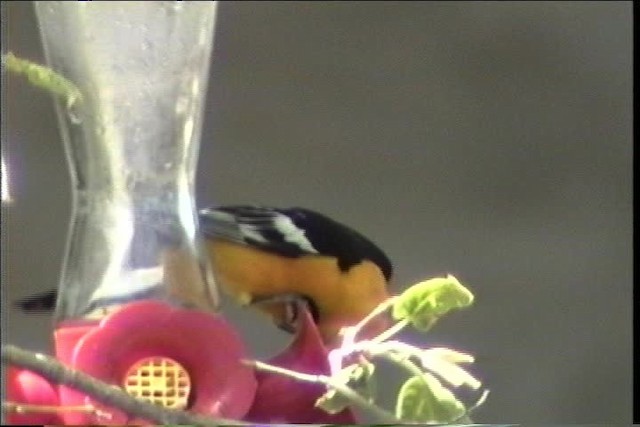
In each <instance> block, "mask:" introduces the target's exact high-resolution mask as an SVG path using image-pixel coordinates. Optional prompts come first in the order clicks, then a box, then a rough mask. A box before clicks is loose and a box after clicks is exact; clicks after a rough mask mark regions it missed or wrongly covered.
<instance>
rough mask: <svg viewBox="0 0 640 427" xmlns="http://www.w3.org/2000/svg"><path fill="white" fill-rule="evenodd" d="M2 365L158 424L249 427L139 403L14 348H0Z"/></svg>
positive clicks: (51, 360)
mask: <svg viewBox="0 0 640 427" xmlns="http://www.w3.org/2000/svg"><path fill="white" fill-rule="evenodd" d="M2 363H3V364H10V365H15V366H18V367H21V368H24V369H28V370H30V371H33V372H36V373H38V374H40V375H41V376H42V377H43V378H45V379H47V380H49V381H51V382H54V383H57V384H61V385H65V386H68V387H71V388H74V389H76V390H79V391H82V392H84V393H86V394H88V395H90V396H91V397H93V398H95V399H96V400H97V401H100V402H101V403H102V404H104V405H106V406H110V407H113V408H117V409H120V410H122V411H124V412H125V413H127V414H129V415H133V416H136V417H140V418H143V419H146V420H149V421H152V422H154V423H157V424H191V425H199V426H208V427H214V426H218V425H248V424H247V423H244V422H241V421H233V420H224V419H212V418H208V417H203V416H201V415H196V414H192V413H189V412H185V411H178V410H175V409H168V408H164V407H162V406H158V405H154V404H152V403H149V402H146V401H143V400H139V399H136V398H134V397H133V396H131V395H130V394H128V393H127V392H125V391H124V390H122V389H121V388H120V387H117V386H114V385H110V384H106V383H104V382H102V381H99V380H97V379H95V378H93V377H92V376H90V375H87V374H85V373H83V372H80V371H78V370H74V369H71V368H68V367H66V366H65V365H63V364H62V363H60V362H59V361H57V360H56V359H54V358H53V357H50V356H46V355H44V354H39V353H32V352H29V351H26V350H23V349H21V348H19V347H16V346H13V345H3V346H2Z"/></svg>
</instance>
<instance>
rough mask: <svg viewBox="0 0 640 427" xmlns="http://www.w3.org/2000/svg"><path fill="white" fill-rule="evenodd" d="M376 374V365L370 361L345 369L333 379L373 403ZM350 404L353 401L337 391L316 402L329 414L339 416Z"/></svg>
mask: <svg viewBox="0 0 640 427" xmlns="http://www.w3.org/2000/svg"><path fill="white" fill-rule="evenodd" d="M374 373H375V365H374V364H373V363H371V362H369V361H363V362H361V363H358V364H353V365H349V366H347V367H345V368H344V369H342V370H341V371H340V372H338V373H337V374H336V375H335V376H334V377H333V379H334V380H336V381H338V382H341V383H343V384H346V385H347V386H349V387H350V388H351V389H353V391H355V392H356V393H358V394H359V395H361V396H362V397H364V398H365V399H367V400H368V401H369V402H373V401H374V400H375V391H376V390H375V381H374V380H375V378H374V376H373V374H374ZM350 404H351V401H350V400H349V399H348V398H346V397H345V396H343V395H342V394H340V393H338V392H337V391H336V390H335V389H331V390H329V391H327V392H326V393H325V394H323V395H322V396H320V398H319V399H318V400H317V401H316V406H317V407H318V408H321V409H323V410H324V411H326V412H328V413H329V414H337V413H338V412H340V411H342V410H343V409H345V408H346V407H347V406H349V405H350Z"/></svg>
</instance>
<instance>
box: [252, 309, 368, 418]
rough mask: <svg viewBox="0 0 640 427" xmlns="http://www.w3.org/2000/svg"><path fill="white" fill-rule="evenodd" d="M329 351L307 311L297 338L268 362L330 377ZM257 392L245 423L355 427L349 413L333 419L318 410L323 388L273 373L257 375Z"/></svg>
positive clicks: (324, 390)
mask: <svg viewBox="0 0 640 427" xmlns="http://www.w3.org/2000/svg"><path fill="white" fill-rule="evenodd" d="M327 356H328V350H327V348H326V347H325V345H324V343H323V342H322V338H321V337H320V333H319V332H318V329H317V327H316V325H315V322H314V321H313V318H312V316H311V314H310V313H309V311H308V310H306V309H304V310H303V312H302V319H301V325H300V328H299V330H298V334H297V336H296V337H295V338H294V340H293V341H292V342H291V344H290V345H289V347H287V348H286V349H285V350H284V351H283V352H282V353H280V354H278V355H277V356H275V357H273V358H272V359H270V360H268V361H267V363H269V364H270V365H275V366H279V367H282V368H287V369H290V370H293V371H298V372H303V373H307V374H316V375H320V374H322V375H329V374H330V367H329V362H328V358H327ZM256 376H257V378H258V390H257V391H256V398H255V401H254V404H253V406H252V407H251V410H250V411H249V413H248V414H247V415H246V417H245V420H247V421H250V422H259V423H292V424H306V423H311V424H355V423H356V419H355V416H354V414H353V412H352V411H351V410H350V409H345V410H343V411H341V412H339V413H337V414H334V415H331V414H329V413H327V412H325V411H323V410H322V409H320V408H316V407H315V402H316V400H318V398H319V397H320V396H322V395H323V394H324V393H325V392H326V387H325V386H324V385H322V384H313V383H306V382H301V381H299V380H296V379H293V378H289V377H285V376H282V375H279V374H274V373H270V372H257V373H256Z"/></svg>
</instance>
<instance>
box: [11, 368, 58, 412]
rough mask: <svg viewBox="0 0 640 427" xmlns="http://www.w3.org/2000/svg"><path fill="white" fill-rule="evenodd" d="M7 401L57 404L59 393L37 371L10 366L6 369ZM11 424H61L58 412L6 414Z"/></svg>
mask: <svg viewBox="0 0 640 427" xmlns="http://www.w3.org/2000/svg"><path fill="white" fill-rule="evenodd" d="M5 373H6V379H5V381H6V382H5V386H6V393H7V397H6V399H7V401H9V402H13V403H24V404H29V405H43V406H57V405H58V393H57V392H56V389H55V387H54V386H53V385H52V384H51V383H49V381H47V380H46V379H44V378H42V377H41V376H40V375H38V374H36V373H35V372H31V371H27V370H25V369H20V368H16V367H15V366H8V367H7V369H6V371H5ZM6 421H7V423H9V424H20V425H40V424H41V425H46V424H49V425H52V424H61V420H60V418H59V417H58V415H57V414H54V413H50V414H37V413H32V414H16V413H9V414H6Z"/></svg>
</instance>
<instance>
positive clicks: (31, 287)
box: [2, 2, 632, 423]
mask: <svg viewBox="0 0 640 427" xmlns="http://www.w3.org/2000/svg"><path fill="white" fill-rule="evenodd" d="M2 7H3V16H2V30H3V40H2V42H3V51H5V50H8V49H10V50H13V51H15V52H16V53H17V54H20V55H22V56H25V57H27V58H30V59H33V60H36V61H42V58H43V57H42V51H41V47H40V41H39V36H38V32H37V28H36V23H35V18H34V13H33V9H32V5H31V4H30V2H2ZM631 12H632V11H631V2H589V3H587V2H584V3H583V2H540V3H537V2H535V3H529V2H516V3H511V2H504V3H502V2H501V3H493V2H455V3H453V2H452V3H443V2H426V3H420V2H411V3H409V2H406V3H385V2H375V3H374V2H371V3H367V2H363V3H361V2H344V3H341V2H338V3H324V2H309V3H303V2H299V3H284V2H274V3H267V2H265V3H252V2H243V3H223V4H221V5H220V9H219V15H218V27H217V30H216V41H215V53H214V61H213V66H212V70H211V81H210V87H209V94H208V106H207V110H206V123H205V125H204V132H203V143H202V147H201V156H200V162H199V170H198V181H197V196H198V203H199V205H201V206H204V205H207V204H211V203H217V204H228V203H244V202H255V203H264V204H271V205H276V206H289V205H300V206H306V207H310V208H315V209H317V210H320V211H322V212H325V213H327V214H329V215H332V216H334V217H335V218H337V219H339V220H341V221H343V222H345V223H347V224H350V225H352V226H354V227H355V228H357V229H359V230H361V231H362V232H363V233H365V234H366V235H368V236H370V237H371V238H372V239H373V240H374V241H376V242H377V243H379V244H380V245H381V246H382V247H383V248H384V249H385V250H386V251H387V252H388V254H389V256H390V257H391V258H392V259H393V260H394V261H395V266H396V272H397V274H396V277H395V284H394V287H395V289H397V290H400V289H402V288H403V287H405V286H407V285H409V284H411V283H413V282H415V281H417V280H420V279H424V278H427V277H432V276H434V275H439V274H442V273H444V272H451V273H453V274H456V275H457V276H458V277H459V278H460V279H461V280H462V281H463V283H466V284H468V285H469V287H470V288H471V289H472V290H473V291H474V293H475V294H476V297H477V300H476V305H475V306H474V307H473V308H472V309H470V310H467V311H464V312H458V313H455V314H452V315H451V316H450V317H448V318H446V319H445V320H443V321H442V322H441V323H440V324H439V325H438V327H437V328H436V329H435V330H434V333H433V334H432V335H431V338H430V341H429V342H430V343H438V344H447V345H451V346H455V347H456V348H459V349H462V350H465V351H469V352H472V353H474V354H475V355H476V356H477V362H476V366H475V368H474V369H475V371H476V372H477V373H478V374H479V375H480V376H481V377H482V378H483V379H484V380H485V381H486V384H487V385H488V386H489V387H490V388H491V390H492V394H491V395H490V397H489V400H488V402H487V403H486V405H485V406H484V407H483V408H481V409H480V410H479V411H478V412H477V414H476V416H475V419H476V420H477V421H479V422H530V423H533V422H535V423H551V422H554V423H588V422H591V423H630V422H631V407H632V400H631V382H632V375H631V374H632V369H631V362H632V353H631V350H632V346H631V328H632V323H631V302H632V252H631V249H632V248H631V242H632V206H631V201H632V198H631V175H632V169H631V165H632V142H631V141H632V139H631V132H632V128H631V125H632V107H631V100H632V96H631V89H632V86H631V82H632V68H631V61H632V59H631V53H632V37H631V29H632V20H631V17H632V14H631ZM3 83H5V84H3V97H4V98H3V104H2V107H3V108H2V109H3V122H2V129H3V152H4V153H5V156H7V158H8V160H9V162H10V167H11V178H12V184H13V193H14V197H15V202H14V203H13V205H12V206H10V207H5V206H3V207H2V262H3V276H2V292H3V294H4V295H3V296H4V298H3V302H2V319H3V322H4V323H3V332H4V334H3V339H4V340H7V341H11V342H14V343H16V344H19V345H23V346H25V347H28V348H32V349H46V348H48V347H47V346H48V345H49V335H50V332H49V329H48V328H49V325H50V319H49V318H48V317H46V316H32V317H27V316H24V315H22V314H20V313H17V312H15V311H13V310H12V309H9V308H7V307H8V306H7V301H10V300H12V299H15V298H16V297H19V296H24V295H27V294H29V293H31V292H33V291H36V290H39V289H44V288H48V287H50V286H52V285H55V284H56V281H57V277H58V274H59V271H60V265H61V256H62V251H63V246H64V240H65V233H66V227H67V222H68V215H69V206H70V198H69V190H68V187H69V181H68V175H67V169H66V164H65V159H64V154H63V150H62V145H61V143H60V138H59V136H58V135H59V133H58V128H57V124H56V120H55V116H54V110H53V106H52V102H51V101H50V99H49V98H48V97H47V96H46V95H44V94H43V93H41V92H40V91H37V90H34V89H32V88H30V87H29V86H28V85H27V84H25V83H24V82H22V81H19V80H17V79H15V78H9V79H8V80H6V82H3ZM234 319H236V320H238V321H239V322H240V323H241V327H242V328H243V330H244V331H245V332H247V333H251V332H252V331H255V330H256V329H255V328H254V326H255V323H254V326H247V325H250V324H251V322H253V321H254V320H255V319H253V317H252V316H251V315H240V316H238V315H237V313H236V314H234ZM253 335H254V336H253V338H252V345H253V346H254V349H255V351H256V352H257V354H258V355H267V354H270V353H272V352H273V351H276V350H277V348H278V347H277V346H278V345H280V344H282V343H284V342H285V341H286V337H283V336H281V335H279V334H278V332H275V331H274V332H273V334H272V335H268V334H266V333H265V332H264V328H261V329H260V330H259V332H254V333H253ZM385 398H386V399H388V398H389V392H388V390H387V393H386V394H385Z"/></svg>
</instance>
